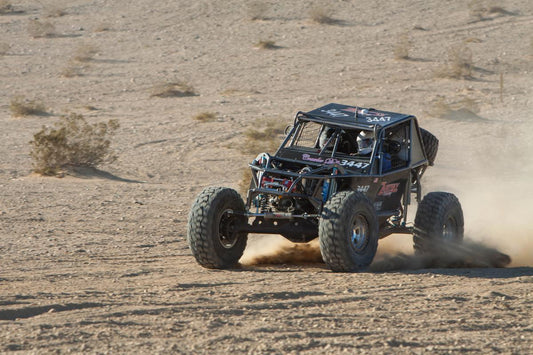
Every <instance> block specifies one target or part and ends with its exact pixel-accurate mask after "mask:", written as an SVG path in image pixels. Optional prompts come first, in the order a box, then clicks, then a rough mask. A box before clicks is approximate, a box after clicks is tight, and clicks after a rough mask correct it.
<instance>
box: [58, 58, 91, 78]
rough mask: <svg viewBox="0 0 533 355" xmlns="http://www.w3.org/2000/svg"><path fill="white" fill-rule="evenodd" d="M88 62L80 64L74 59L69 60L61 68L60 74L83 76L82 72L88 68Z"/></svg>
mask: <svg viewBox="0 0 533 355" xmlns="http://www.w3.org/2000/svg"><path fill="white" fill-rule="evenodd" d="M89 67H90V66H89V65H88V64H80V63H76V62H75V61H70V62H69V63H68V64H67V66H66V67H65V68H64V69H63V70H61V73H60V74H61V76H62V77H65V78H74V77H76V76H83V72H84V71H85V70H86V69H87V68H89Z"/></svg>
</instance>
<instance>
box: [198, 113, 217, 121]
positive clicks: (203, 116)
mask: <svg viewBox="0 0 533 355" xmlns="http://www.w3.org/2000/svg"><path fill="white" fill-rule="evenodd" d="M194 119H195V120H196V121H200V122H212V121H214V120H216V119H217V115H216V114H214V113H213V112H200V113H199V114H197V115H195V116H194Z"/></svg>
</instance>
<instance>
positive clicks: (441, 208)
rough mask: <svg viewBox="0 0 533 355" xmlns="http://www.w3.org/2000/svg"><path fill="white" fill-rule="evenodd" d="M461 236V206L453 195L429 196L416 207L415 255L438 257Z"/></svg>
mask: <svg viewBox="0 0 533 355" xmlns="http://www.w3.org/2000/svg"><path fill="white" fill-rule="evenodd" d="M463 236H464V218H463V210H462V209H461V204H460V203H459V200H458V199H457V197H456V196H455V195H454V194H451V193H448V192H430V193H429V194H427V195H426V196H425V197H424V198H423V199H422V202H420V204H419V205H418V210H417V212H416V217H415V228H414V234H413V243H414V248H415V252H416V253H417V254H422V253H439V252H441V251H442V250H443V249H445V247H447V246H449V245H452V246H453V244H454V243H460V242H461V241H462V240H463Z"/></svg>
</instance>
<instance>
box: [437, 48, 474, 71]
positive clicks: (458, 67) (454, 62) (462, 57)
mask: <svg viewBox="0 0 533 355" xmlns="http://www.w3.org/2000/svg"><path fill="white" fill-rule="evenodd" d="M473 66H474V64H473V60H472V51H471V50H470V48H468V47H467V46H466V45H465V44H459V45H456V46H452V47H450V48H449V49H448V59H447V62H446V63H445V64H444V65H442V66H441V67H439V68H438V69H437V70H436V71H435V75H436V76H437V77H439V78H451V79H469V78H472V69H473Z"/></svg>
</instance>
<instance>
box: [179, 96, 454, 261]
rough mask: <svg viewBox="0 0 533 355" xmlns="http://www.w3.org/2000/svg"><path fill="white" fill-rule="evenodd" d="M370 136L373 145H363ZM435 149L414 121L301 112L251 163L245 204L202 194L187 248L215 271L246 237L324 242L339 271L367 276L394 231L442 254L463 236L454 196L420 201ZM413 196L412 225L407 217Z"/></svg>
mask: <svg viewBox="0 0 533 355" xmlns="http://www.w3.org/2000/svg"><path fill="white" fill-rule="evenodd" d="M365 136H366V137H372V138H373V139H371V140H370V142H371V144H370V145H368V144H367V145H364V144H362V142H363V139H362V138H361V137H365ZM366 142H367V143H368V142H369V141H368V140H367V141H366ZM437 150H438V140H437V138H436V137H435V136H434V135H432V134H431V133H429V132H428V131H426V130H424V129H422V128H420V127H419V126H418V122H417V120H416V117H414V116H412V115H405V114H400V113H394V112H386V111H379V110H375V109H372V108H368V109H367V108H361V107H356V106H347V105H341V104H335V103H331V104H328V105H326V106H323V107H320V108H317V109H315V110H312V111H310V112H298V113H297V114H296V117H295V119H294V124H293V125H292V126H289V127H288V128H287V130H286V136H285V139H284V140H283V143H282V144H281V146H280V147H279V148H278V150H277V151H276V153H275V154H274V155H269V154H268V153H261V154H259V155H258V156H257V158H256V159H254V160H253V161H252V162H251V163H250V164H249V166H250V168H251V170H252V181H251V184H250V189H249V191H248V195H247V198H246V203H245V202H244V201H243V199H242V198H241V196H240V195H239V194H238V193H237V192H236V191H235V190H233V189H230V188H224V187H208V188H206V189H205V190H204V191H203V192H201V193H200V195H199V196H198V197H197V198H196V200H195V202H194V203H193V205H192V208H191V211H190V214H189V221H188V230H187V240H188V243H189V246H190V248H191V250H192V253H193V255H194V257H195V258H196V260H197V261H198V263H199V264H200V265H202V266H204V267H206V268H218V269H222V268H229V267H232V266H234V265H235V264H237V262H238V260H239V259H240V258H241V256H242V254H243V252H244V249H245V247H246V242H247V237H248V233H261V234H281V235H282V236H284V237H285V238H287V239H289V240H290V241H292V242H297V243H300V242H301V243H304V242H309V241H311V240H313V239H315V238H319V242H320V252H321V254H322V258H323V259H324V261H325V263H326V265H327V267H329V268H330V269H331V270H333V271H358V270H363V269H364V268H365V267H367V266H368V265H370V263H371V262H372V260H373V258H374V255H375V253H376V249H377V245H378V240H379V239H380V238H384V237H386V236H389V235H391V234H393V233H403V234H412V235H413V241H414V248H415V252H416V253H430V252H435V251H438V249H439V245H440V244H441V243H444V242H452V243H454V242H460V241H461V240H462V239H463V229H464V227H463V226H464V220H463V212H462V209H461V205H460V203H459V200H458V199H457V197H456V196H454V195H453V194H451V193H447V192H431V193H429V194H427V195H426V196H425V197H424V198H423V199H421V197H422V186H421V178H422V175H423V174H424V172H425V170H426V168H427V167H428V166H430V165H433V162H434V160H435V157H436V154H437ZM412 195H414V197H415V198H416V201H417V202H418V210H417V212H416V216H415V219H414V223H412V222H408V220H407V219H408V218H407V207H408V205H409V204H410V203H411V198H412Z"/></svg>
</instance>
